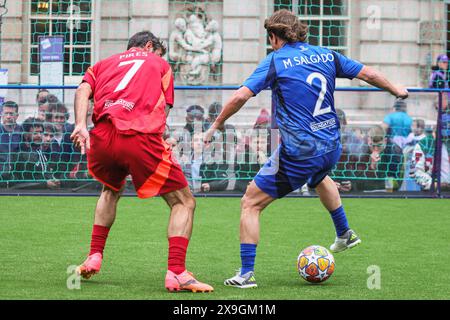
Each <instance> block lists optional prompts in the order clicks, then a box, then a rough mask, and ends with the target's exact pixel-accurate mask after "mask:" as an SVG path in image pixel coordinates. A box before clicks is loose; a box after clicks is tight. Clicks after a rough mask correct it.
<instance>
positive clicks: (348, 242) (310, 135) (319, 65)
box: [204, 10, 408, 288]
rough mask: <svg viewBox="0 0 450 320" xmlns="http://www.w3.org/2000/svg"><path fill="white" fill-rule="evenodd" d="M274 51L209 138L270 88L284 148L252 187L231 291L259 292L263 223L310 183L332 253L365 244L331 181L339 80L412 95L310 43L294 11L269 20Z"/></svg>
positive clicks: (336, 140)
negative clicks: (329, 224)
mask: <svg viewBox="0 0 450 320" xmlns="http://www.w3.org/2000/svg"><path fill="white" fill-rule="evenodd" d="M264 27H265V29H266V30H267V32H268V35H269V39H270V43H271V45H272V48H273V49H274V52H272V53H271V54H269V55H268V56H267V57H266V58H265V59H264V60H263V61H262V62H261V63H260V65H259V66H258V68H257V69H256V70H255V71H254V73H253V74H252V75H251V76H250V77H249V78H248V79H247V81H245V82H244V84H243V86H242V87H241V88H240V89H239V90H237V91H236V92H235V93H234V94H233V96H232V97H231V98H230V99H229V101H228V102H227V103H226V104H225V106H224V108H223V110H222V113H221V114H220V115H219V116H218V117H217V119H216V121H215V122H214V123H213V125H212V126H211V128H210V129H209V130H208V132H207V133H206V134H205V138H204V139H205V143H209V142H210V141H211V139H212V136H213V135H214V131H215V130H216V129H217V128H220V127H221V126H222V125H223V123H224V122H225V121H226V120H227V119H228V118H229V117H231V116H232V115H233V114H234V113H236V112H237V111H239V110H240V108H241V107H242V106H243V105H244V104H245V103H246V102H247V100H248V99H250V98H251V97H253V96H255V95H257V94H258V93H259V92H260V91H262V90H264V89H266V88H268V87H270V88H271V89H272V97H273V100H274V103H275V118H276V122H277V125H278V128H279V131H280V136H281V143H280V146H279V147H278V149H277V150H276V152H274V154H273V155H272V157H271V158H270V159H269V160H268V162H267V163H266V164H265V165H264V166H263V167H262V168H261V170H260V171H259V172H258V174H257V175H256V177H255V178H254V180H253V181H252V182H251V183H250V185H249V186H248V188H247V191H246V193H245V195H244V197H243V198H242V201H241V221H240V241H241V261H242V267H241V268H240V269H239V272H238V273H237V274H236V275H235V276H234V277H232V278H230V279H227V280H225V285H228V286H234V287H239V288H251V287H256V286H257V284H256V280H255V276H254V265H255V257H256V246H257V244H258V241H259V216H260V214H261V212H262V210H263V209H264V208H266V207H267V206H268V205H269V204H270V203H271V202H273V201H274V200H275V199H280V198H283V197H284V196H286V195H287V194H288V193H290V192H292V191H293V190H296V189H298V188H300V187H301V186H302V185H304V184H305V183H308V185H309V187H310V188H315V189H316V192H317V193H318V195H319V197H320V200H321V202H322V204H323V205H324V206H325V208H326V209H327V210H328V211H329V212H330V214H331V218H332V220H333V222H334V225H335V228H336V235H337V237H336V240H335V242H334V243H333V244H332V245H331V247H330V249H331V251H333V252H340V251H343V250H345V249H347V248H352V247H354V246H356V245H357V244H359V243H360V242H361V240H360V238H359V237H358V236H357V235H356V233H355V232H354V231H353V230H351V229H350V227H349V225H348V222H347V218H346V215H345V211H344V209H343V207H342V203H341V198H340V196H339V191H338V189H337V187H336V185H335V183H334V181H333V180H332V179H331V178H330V177H329V176H328V174H329V172H330V171H331V170H332V168H333V167H334V165H335V164H336V162H337V161H338V160H339V157H340V154H341V150H342V147H341V143H340V132H339V128H340V125H339V120H338V117H337V115H336V111H335V108H334V97H333V94H334V89H335V83H336V78H348V79H353V78H358V79H361V80H364V81H366V82H368V83H370V84H372V85H374V86H377V87H379V88H382V89H385V90H387V91H389V92H390V93H391V94H393V95H394V96H396V97H398V98H403V99H405V98H407V97H408V91H407V90H406V89H405V88H403V87H400V86H394V85H393V84H391V83H390V82H389V81H388V80H387V79H386V78H385V77H384V76H383V75H382V74H381V73H379V72H378V71H376V70H374V69H372V68H370V67H367V66H364V65H362V64H361V63H359V62H356V61H353V60H351V59H348V58H346V57H345V56H343V55H341V54H339V53H337V52H334V51H332V50H329V49H326V48H322V47H317V46H311V45H309V44H307V43H306V37H307V26H306V25H305V24H303V23H302V22H300V21H299V20H298V18H297V17H296V16H295V15H294V14H293V13H291V12H290V11H287V10H280V11H277V12H275V13H274V14H273V15H272V16H271V17H270V18H268V19H267V20H266V21H265V24H264Z"/></svg>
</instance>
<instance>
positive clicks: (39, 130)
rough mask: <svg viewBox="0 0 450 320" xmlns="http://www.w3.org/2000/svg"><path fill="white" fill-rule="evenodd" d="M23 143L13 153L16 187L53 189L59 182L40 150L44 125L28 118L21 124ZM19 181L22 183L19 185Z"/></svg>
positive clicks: (37, 120)
mask: <svg viewBox="0 0 450 320" xmlns="http://www.w3.org/2000/svg"><path fill="white" fill-rule="evenodd" d="M22 126H23V130H24V135H23V143H22V144H21V147H20V150H19V151H18V152H17V153H14V154H13V155H12V157H13V158H14V169H13V176H14V179H15V180H17V181H19V184H17V185H16V187H19V186H20V187H24V186H27V187H33V188H39V187H47V188H50V189H55V188H58V187H59V186H60V181H59V180H57V179H55V176H54V175H53V173H52V172H51V170H50V166H49V159H48V158H47V157H46V156H45V154H44V152H43V150H42V144H43V133H44V123H43V122H42V121H41V120H39V119H36V118H28V119H27V120H25V121H24V123H23V125H22ZM20 181H22V183H21V184H20Z"/></svg>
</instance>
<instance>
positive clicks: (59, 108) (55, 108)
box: [45, 101, 70, 121]
mask: <svg viewBox="0 0 450 320" xmlns="http://www.w3.org/2000/svg"><path fill="white" fill-rule="evenodd" d="M57 112H61V113H64V116H65V117H66V120H69V116H70V115H69V111H68V110H67V107H66V106H65V104H64V103H62V102H61V101H58V102H56V103H49V105H48V110H47V114H46V116H45V120H47V121H52V117H53V114H54V113H57Z"/></svg>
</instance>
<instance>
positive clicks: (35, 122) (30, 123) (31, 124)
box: [22, 117, 44, 133]
mask: <svg viewBox="0 0 450 320" xmlns="http://www.w3.org/2000/svg"><path fill="white" fill-rule="evenodd" d="M22 128H23V131H24V132H25V133H27V132H30V131H31V129H32V128H42V131H44V122H43V121H42V120H39V119H37V118H33V117H30V118H27V119H26V120H25V121H24V122H23V123H22Z"/></svg>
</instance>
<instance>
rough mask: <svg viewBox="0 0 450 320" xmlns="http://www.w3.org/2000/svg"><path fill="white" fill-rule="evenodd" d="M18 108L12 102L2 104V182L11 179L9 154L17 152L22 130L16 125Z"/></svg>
mask: <svg viewBox="0 0 450 320" xmlns="http://www.w3.org/2000/svg"><path fill="white" fill-rule="evenodd" d="M18 117H19V106H18V105H17V103H15V102H14V101H6V102H5V103H4V104H3V113H2V123H1V125H0V174H1V175H2V180H8V177H11V170H12V162H11V154H12V153H14V152H18V151H19V147H20V143H21V142H22V132H23V128H22V126H21V125H19V124H17V118H18Z"/></svg>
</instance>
